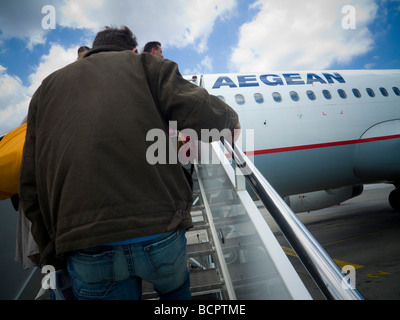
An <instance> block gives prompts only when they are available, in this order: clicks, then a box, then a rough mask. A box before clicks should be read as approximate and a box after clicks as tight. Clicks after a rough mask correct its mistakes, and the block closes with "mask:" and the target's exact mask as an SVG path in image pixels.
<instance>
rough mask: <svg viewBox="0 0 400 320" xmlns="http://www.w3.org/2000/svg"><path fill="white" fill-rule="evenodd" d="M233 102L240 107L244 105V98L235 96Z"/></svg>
mask: <svg viewBox="0 0 400 320" xmlns="http://www.w3.org/2000/svg"><path fill="white" fill-rule="evenodd" d="M235 100H236V103H237V104H240V105H242V104H244V103H245V100H244V97H243V95H241V94H237V95H236V96H235Z"/></svg>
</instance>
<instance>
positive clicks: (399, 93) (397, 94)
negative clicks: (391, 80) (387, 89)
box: [393, 87, 400, 96]
mask: <svg viewBox="0 0 400 320" xmlns="http://www.w3.org/2000/svg"><path fill="white" fill-rule="evenodd" d="M393 92H394V93H395V95H396V96H400V90H399V88H397V87H393Z"/></svg>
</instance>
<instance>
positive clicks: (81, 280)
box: [68, 248, 114, 299]
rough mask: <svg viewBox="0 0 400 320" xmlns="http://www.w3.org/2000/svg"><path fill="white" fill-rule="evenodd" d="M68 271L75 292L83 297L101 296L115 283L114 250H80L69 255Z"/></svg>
mask: <svg viewBox="0 0 400 320" xmlns="http://www.w3.org/2000/svg"><path fill="white" fill-rule="evenodd" d="M68 272H69V275H70V278H71V283H72V286H73V288H74V291H75V293H76V294H77V295H78V296H80V297H81V298H88V299H90V298H100V297H104V296H105V295H107V293H108V292H109V290H110V289H111V287H112V286H113V285H114V253H113V251H112V250H106V251H101V250H94V248H90V249H87V250H78V251H75V252H74V253H72V254H71V255H70V256H69V257H68Z"/></svg>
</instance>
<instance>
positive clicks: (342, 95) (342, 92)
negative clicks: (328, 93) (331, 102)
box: [337, 89, 347, 99]
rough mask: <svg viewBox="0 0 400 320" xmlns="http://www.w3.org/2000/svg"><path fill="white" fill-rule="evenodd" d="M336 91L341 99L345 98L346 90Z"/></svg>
mask: <svg viewBox="0 0 400 320" xmlns="http://www.w3.org/2000/svg"><path fill="white" fill-rule="evenodd" d="M337 92H338V94H339V97H341V98H342V99H346V98H347V94H346V91H344V90H343V89H339V90H338V91H337Z"/></svg>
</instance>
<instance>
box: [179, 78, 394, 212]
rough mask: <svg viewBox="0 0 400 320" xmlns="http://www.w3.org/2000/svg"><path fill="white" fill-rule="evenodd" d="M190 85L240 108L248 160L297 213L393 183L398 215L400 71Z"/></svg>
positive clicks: (210, 80)
mask: <svg viewBox="0 0 400 320" xmlns="http://www.w3.org/2000/svg"><path fill="white" fill-rule="evenodd" d="M185 78H186V79H187V80H189V81H192V82H194V83H195V84H197V85H199V86H201V87H204V88H205V89H206V90H207V91H208V92H209V93H210V94H213V95H216V96H218V97H219V98H220V99H222V100H223V101H225V102H226V103H227V104H228V105H230V106H231V107H232V108H233V109H235V111H236V112H237V113H238V114H239V119H240V123H241V127H242V135H243V136H245V135H246V131H248V130H251V131H252V134H254V146H250V149H246V147H244V148H243V149H244V151H245V153H247V154H250V155H253V161H254V164H255V165H256V167H257V168H258V170H259V171H260V172H261V173H262V174H263V175H264V176H265V178H266V179H267V180H268V181H269V182H270V184H271V185H272V186H273V187H274V188H275V189H276V191H277V192H278V193H279V194H280V195H281V196H282V197H283V198H284V199H285V201H286V202H287V203H288V205H289V206H290V207H291V209H292V210H293V211H294V212H296V213H298V212H306V211H312V210H317V209H322V208H325V207H329V206H332V205H337V204H340V203H341V202H343V201H345V200H348V199H350V198H352V197H355V196H358V195H360V194H361V193H362V191H363V185H365V184H372V183H389V184H393V185H394V186H395V187H396V189H395V190H393V191H392V192H391V193H390V195H389V203H390V205H391V206H392V208H394V209H395V210H398V211H400V189H399V188H400V70H341V71H334V70H321V71H301V72H299V71H293V72H269V73H243V74H229V73H228V74H204V75H195V76H192V77H190V76H186V77H185ZM242 139H243V141H246V137H242Z"/></svg>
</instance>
